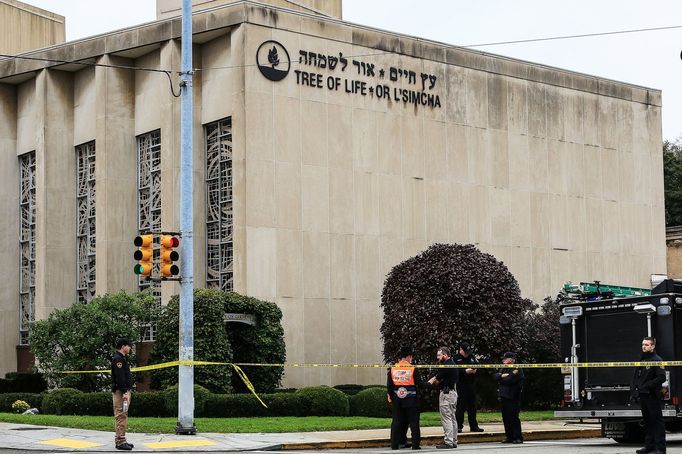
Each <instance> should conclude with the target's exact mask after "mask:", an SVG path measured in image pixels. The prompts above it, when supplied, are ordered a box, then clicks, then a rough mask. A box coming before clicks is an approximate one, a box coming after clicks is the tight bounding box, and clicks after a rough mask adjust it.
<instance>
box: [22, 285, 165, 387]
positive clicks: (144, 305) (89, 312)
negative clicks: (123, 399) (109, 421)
mask: <svg viewBox="0 0 682 454" xmlns="http://www.w3.org/2000/svg"><path fill="white" fill-rule="evenodd" d="M157 310H158V309H157V308H156V302H155V300H154V296H153V295H152V294H151V293H150V292H143V293H134V294H131V293H126V292H124V291H121V292H118V293H114V294H106V295H100V296H97V297H95V298H94V299H93V300H92V301H91V302H90V303H88V304H74V305H72V306H69V307H67V308H64V309H58V310H55V311H53V312H52V313H51V314H50V316H49V317H48V318H47V319H45V320H36V321H35V323H32V324H31V330H30V332H29V343H30V345H31V352H32V353H33V354H34V355H35V357H36V362H37V364H38V370H39V371H40V372H42V373H43V376H44V377H45V379H47V381H48V382H49V384H50V386H51V387H61V388H66V387H70V388H76V389H80V390H81V391H86V392H87V391H104V390H107V389H110V388H109V387H110V386H111V376H110V375H109V373H108V372H105V373H101V374H94V373H93V374H63V373H62V372H63V371H65V370H94V369H104V370H107V369H108V368H109V366H110V364H111V357H112V356H113V354H114V350H115V348H114V344H115V342H116V339H117V338H119V337H127V338H128V339H130V341H131V342H135V341H136V340H137V339H138V338H139V336H140V333H141V332H142V330H143V328H144V327H145V326H146V325H148V324H149V323H150V322H151V321H153V320H154V319H155V317H156V315H155V314H156V312H157ZM176 330H177V328H176ZM94 333H96V334H97V335H93V334H94ZM176 346H177V343H176ZM176 350H177V347H176ZM128 362H129V363H130V364H131V366H135V365H136V359H135V356H134V355H132V356H130V357H129V358H128Z"/></svg>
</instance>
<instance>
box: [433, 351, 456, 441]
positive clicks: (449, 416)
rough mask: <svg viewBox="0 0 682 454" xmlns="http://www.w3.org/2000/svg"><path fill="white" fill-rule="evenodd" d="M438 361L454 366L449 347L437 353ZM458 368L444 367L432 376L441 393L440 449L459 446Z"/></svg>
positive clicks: (439, 403)
mask: <svg viewBox="0 0 682 454" xmlns="http://www.w3.org/2000/svg"><path fill="white" fill-rule="evenodd" d="M436 358H438V362H439V363H441V364H443V365H444V366H454V365H455V362H454V361H453V360H452V358H451V357H450V349H449V348H448V347H440V348H439V349H438V353H437V354H436ZM457 377H458V370H457V369H455V368H454V367H447V368H446V367H444V368H442V369H438V373H437V374H436V376H435V377H431V379H430V380H429V384H431V385H439V386H440V394H439V395H438V410H439V411H440V422H441V424H443V433H444V434H443V435H444V436H443V438H444V440H443V444H442V445H437V446H436V448H438V449H453V448H456V447H457V418H456V417H455V407H456V406H457V390H456V389H455V386H456V385H457Z"/></svg>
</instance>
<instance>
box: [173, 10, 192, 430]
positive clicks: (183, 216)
mask: <svg viewBox="0 0 682 454" xmlns="http://www.w3.org/2000/svg"><path fill="white" fill-rule="evenodd" d="M192 76H193V71H192V0H182V67H181V75H180V86H181V89H182V93H181V98H180V101H181V105H180V235H181V236H182V244H181V247H180V276H181V280H180V352H179V358H180V361H192V360H194V263H193V256H194V244H193V242H194V232H193V222H194V210H193V206H192V188H193V186H194V182H193V169H192ZM175 432H176V433H177V434H187V435H194V434H196V433H197V428H196V426H195V425H194V366H188V365H182V364H181V365H180V366H179V380H178V425H177V427H176V428H175Z"/></svg>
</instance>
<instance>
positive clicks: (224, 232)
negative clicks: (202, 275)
mask: <svg viewBox="0 0 682 454" xmlns="http://www.w3.org/2000/svg"><path fill="white" fill-rule="evenodd" d="M204 133H205V136H206V141H205V147H206V286H207V287H213V288H219V289H222V290H228V291H231V290H232V289H233V263H234V258H233V250H234V248H233V240H232V238H233V237H232V233H233V227H234V224H233V220H232V118H231V117H228V118H225V119H222V120H219V121H216V122H214V123H209V124H207V125H206V126H205V127H204Z"/></svg>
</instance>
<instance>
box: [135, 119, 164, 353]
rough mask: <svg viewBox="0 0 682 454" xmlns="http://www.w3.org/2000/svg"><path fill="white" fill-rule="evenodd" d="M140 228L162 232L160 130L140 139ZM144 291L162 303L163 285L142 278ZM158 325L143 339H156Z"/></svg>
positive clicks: (156, 254)
mask: <svg viewBox="0 0 682 454" xmlns="http://www.w3.org/2000/svg"><path fill="white" fill-rule="evenodd" d="M137 162H138V170H137V206H138V216H137V228H138V231H139V233H140V234H145V233H157V234H158V233H159V232H161V131H160V130H158V129H157V130H156V131H152V132H149V133H147V134H142V135H140V136H138V137H137ZM157 240H158V238H157V235H155V238H154V268H153V270H152V274H154V275H158V274H159V265H158V263H159V254H160V249H159V244H158V242H157ZM139 287H140V290H145V289H148V288H151V289H152V293H153V294H154V298H155V299H156V302H157V304H159V305H160V304H161V283H160V282H159V281H150V280H148V279H143V278H142V277H140V278H139ZM154 331H155V330H154V326H151V325H150V326H148V327H147V328H146V329H145V332H144V334H143V337H142V340H143V341H152V340H154V339H155V338H156V335H155V332H154Z"/></svg>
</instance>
